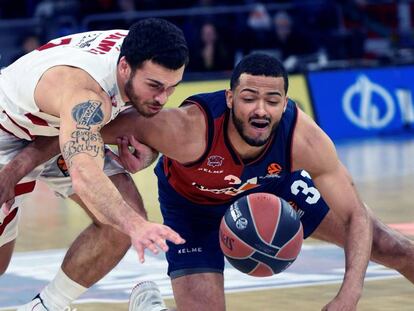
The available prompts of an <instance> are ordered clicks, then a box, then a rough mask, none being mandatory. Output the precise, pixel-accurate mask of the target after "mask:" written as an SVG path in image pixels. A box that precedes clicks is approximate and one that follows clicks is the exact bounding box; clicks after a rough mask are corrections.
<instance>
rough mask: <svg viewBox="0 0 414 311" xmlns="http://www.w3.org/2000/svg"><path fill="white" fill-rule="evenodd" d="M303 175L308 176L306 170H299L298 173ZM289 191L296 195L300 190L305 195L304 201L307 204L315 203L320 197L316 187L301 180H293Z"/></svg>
mask: <svg viewBox="0 0 414 311" xmlns="http://www.w3.org/2000/svg"><path fill="white" fill-rule="evenodd" d="M300 174H301V175H302V176H303V177H307V178H310V176H309V174H308V172H306V171H301V173H300ZM290 191H291V192H292V194H294V195H298V193H299V192H302V193H303V194H304V195H305V196H306V200H305V201H306V203H308V204H315V203H316V202H318V200H319V199H320V197H321V194H320V193H319V191H318V189H316V188H315V187H309V186H308V184H307V183H306V182H305V181H303V180H301V179H298V180H295V181H294V182H293V183H292V185H291V186H290Z"/></svg>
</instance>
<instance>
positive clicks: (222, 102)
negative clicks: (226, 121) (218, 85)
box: [181, 90, 227, 118]
mask: <svg viewBox="0 0 414 311" xmlns="http://www.w3.org/2000/svg"><path fill="white" fill-rule="evenodd" d="M187 105H197V106H198V107H199V108H200V109H201V110H203V111H204V112H205V113H206V114H207V115H209V116H211V117H213V118H216V117H217V116H220V115H222V114H223V113H224V112H225V111H226V110H227V104H226V91H225V90H220V91H216V92H210V93H199V94H195V95H192V96H190V97H188V98H187V99H186V100H184V102H183V103H182V105H181V106H187Z"/></svg>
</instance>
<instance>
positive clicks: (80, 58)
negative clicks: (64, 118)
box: [0, 30, 128, 140]
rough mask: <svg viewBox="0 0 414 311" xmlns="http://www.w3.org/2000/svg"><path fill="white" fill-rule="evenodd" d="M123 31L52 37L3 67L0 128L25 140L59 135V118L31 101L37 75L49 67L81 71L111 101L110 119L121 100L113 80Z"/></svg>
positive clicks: (0, 81)
mask: <svg viewBox="0 0 414 311" xmlns="http://www.w3.org/2000/svg"><path fill="white" fill-rule="evenodd" d="M127 34H128V31H127V30H109V31H94V32H85V33H78V34H74V35H70V36H66V37H61V38H58V39H54V40H52V41H50V42H49V43H47V44H45V45H43V46H42V47H40V48H38V49H37V50H35V51H33V52H30V53H29V54H27V55H25V56H23V57H21V58H20V59H18V60H17V61H16V62H14V63H13V64H11V65H10V66H8V67H7V68H4V69H3V70H2V71H1V74H0V128H2V129H3V130H5V131H6V132H9V133H12V134H13V135H15V136H17V137H19V138H22V139H27V140H32V139H33V138H34V137H35V136H37V135H40V136H57V135H59V126H60V119H59V118H58V117H55V116H52V115H49V114H46V113H43V112H41V111H40V110H39V108H38V107H37V105H36V103H35V100H34V91H35V88H36V85H37V83H38V81H39V79H40V78H41V76H42V75H43V74H44V73H45V71H46V70H48V69H49V68H51V67H54V66H58V65H68V66H73V67H78V68H81V69H83V70H85V71H86V72H87V73H88V74H89V75H90V76H92V77H93V78H94V79H95V80H96V81H97V82H98V83H99V84H100V86H101V87H102V89H103V90H104V91H105V92H106V93H107V94H108V96H109V97H110V98H111V100H112V116H111V120H112V119H113V118H115V117H116V115H117V114H118V113H119V112H120V110H121V109H122V107H123V106H124V105H125V103H124V102H123V101H122V99H121V97H120V93H119V88H118V85H117V82H116V66H117V60H118V57H119V53H120V48H121V44H122V42H123V39H124V38H125V36H126V35H127Z"/></svg>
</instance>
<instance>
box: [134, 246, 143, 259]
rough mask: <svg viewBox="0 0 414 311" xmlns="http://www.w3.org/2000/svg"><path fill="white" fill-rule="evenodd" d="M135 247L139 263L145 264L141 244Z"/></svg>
mask: <svg viewBox="0 0 414 311" xmlns="http://www.w3.org/2000/svg"><path fill="white" fill-rule="evenodd" d="M134 247H135V249H136V250H137V253H138V259H139V262H140V263H144V261H145V257H144V248H143V247H142V246H141V245H140V244H135V245H134Z"/></svg>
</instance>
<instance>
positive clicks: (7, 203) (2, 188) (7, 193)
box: [0, 169, 17, 215]
mask: <svg viewBox="0 0 414 311" xmlns="http://www.w3.org/2000/svg"><path fill="white" fill-rule="evenodd" d="M16 184H17V182H16V181H14V180H13V178H11V176H10V175H9V174H8V173H7V172H6V171H5V170H4V169H3V170H0V207H1V208H2V209H3V213H4V214H5V215H8V214H9V213H10V210H11V207H12V205H13V203H14V188H15V186H16Z"/></svg>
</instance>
